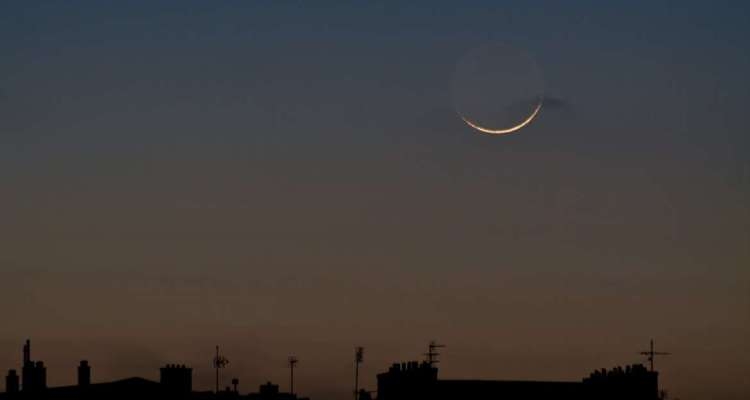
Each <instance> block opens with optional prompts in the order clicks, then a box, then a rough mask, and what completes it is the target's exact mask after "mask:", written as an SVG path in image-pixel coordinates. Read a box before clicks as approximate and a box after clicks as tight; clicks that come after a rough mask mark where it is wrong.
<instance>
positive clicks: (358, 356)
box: [354, 346, 365, 400]
mask: <svg viewBox="0 0 750 400" xmlns="http://www.w3.org/2000/svg"><path fill="white" fill-rule="evenodd" d="M364 359H365V348H364V347H361V346H359V347H355V348H354V400H357V398H358V397H357V396H359V364H362V362H363V361H364Z"/></svg>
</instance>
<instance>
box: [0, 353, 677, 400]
mask: <svg viewBox="0 0 750 400" xmlns="http://www.w3.org/2000/svg"><path fill="white" fill-rule="evenodd" d="M444 347H445V346H444V345H440V344H437V343H436V342H435V341H432V342H430V344H429V346H428V351H427V353H425V359H424V360H423V361H421V362H419V361H408V362H402V363H394V364H392V365H391V366H390V367H389V368H388V370H387V371H385V372H382V373H378V375H377V388H376V390H367V389H365V388H359V386H358V383H357V382H358V381H357V380H356V379H358V371H359V364H360V363H362V362H363V361H364V352H363V348H362V347H356V348H355V361H356V364H355V376H356V378H355V389H354V390H353V391H352V396H353V398H354V400H372V399H373V398H375V399H377V400H414V399H424V400H430V399H431V400H461V399H492V398H497V399H507V400H513V399H524V400H549V399H558V400H601V399H608V400H666V398H667V395H666V392H665V391H662V390H660V389H659V373H658V372H656V371H655V370H654V369H653V364H651V366H652V367H651V370H648V369H646V367H644V366H643V365H642V364H634V365H628V366H626V367H625V368H622V367H616V368H613V369H610V370H607V369H601V370H596V371H594V372H592V373H591V374H590V375H589V376H588V377H586V378H583V379H582V380H580V381H567V382H562V381H542V380H526V381H518V380H512V381H509V380H475V379H474V380H466V379H463V380H456V379H452V380H451V379H447V380H446V379H444V378H439V377H438V368H437V365H438V363H439V360H438V356H439V355H440V353H439V352H438V351H437V350H439V349H441V348H444ZM654 354H655V352H654V350H653V341H652V342H651V350H650V351H649V353H648V356H649V361H652V362H653V357H654ZM662 355H664V354H662ZM288 361H289V367H290V372H291V375H290V384H289V385H290V386H289V391H288V392H286V393H284V392H283V391H281V390H280V387H279V385H275V384H273V383H271V382H270V381H269V382H266V383H264V384H261V385H259V386H258V391H257V392H254V393H247V394H246V393H244V392H242V391H240V389H239V383H240V381H239V379H237V378H232V379H231V384H232V386H226V387H224V389H222V387H223V386H220V385H221V384H222V383H223V382H224V380H226V378H225V379H224V380H222V379H221V375H220V371H221V370H223V369H224V368H226V367H227V366H228V365H229V360H228V359H227V358H226V357H224V356H222V355H221V353H220V351H219V346H216V356H215V357H214V360H213V364H214V369H215V372H216V387H215V388H214V390H213V391H205V390H196V389H195V388H194V387H193V368H191V367H189V366H186V365H179V364H167V365H165V366H163V367H161V368H159V381H158V382H155V381H149V380H147V379H144V378H141V377H131V378H125V379H119V380H116V381H113V382H92V379H91V375H92V367H91V364H90V363H89V362H88V360H82V361H81V362H80V364H79V366H78V368H77V377H78V379H77V383H76V384H75V385H66V386H59V387H52V386H49V385H48V384H47V369H46V367H45V365H44V362H43V361H39V360H37V361H34V360H33V359H32V353H31V341H30V340H26V342H25V344H24V346H23V363H22V369H21V371H22V374H21V376H20V378H19V376H18V373H17V370H15V369H10V370H8V373H7V375H6V378H5V382H6V383H5V392H4V393H0V399H3V400H14V399H19V400H20V399H35V400H41V399H46V400H64V399H75V400H82V399H135V398H149V399H195V400H198V399H223V398H247V399H252V400H307V398H305V397H300V396H298V395H297V393H296V392H295V390H294V367H295V366H296V364H297V363H298V361H299V360H298V359H297V357H294V356H290V357H289V360H288ZM20 382H22V383H20ZM338 384H341V382H338Z"/></svg>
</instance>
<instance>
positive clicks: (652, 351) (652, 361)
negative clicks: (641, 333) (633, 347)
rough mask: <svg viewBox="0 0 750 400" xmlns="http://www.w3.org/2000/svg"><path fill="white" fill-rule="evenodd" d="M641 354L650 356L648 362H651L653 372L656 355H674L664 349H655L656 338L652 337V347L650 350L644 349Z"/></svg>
mask: <svg viewBox="0 0 750 400" xmlns="http://www.w3.org/2000/svg"><path fill="white" fill-rule="evenodd" d="M639 354H641V355H643V356H648V358H647V359H648V362H649V363H650V364H651V372H654V356H669V355H672V353H667V352H663V351H654V339H651V347H650V349H649V351H642V352H640V353H639Z"/></svg>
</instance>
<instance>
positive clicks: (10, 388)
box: [5, 369, 19, 393]
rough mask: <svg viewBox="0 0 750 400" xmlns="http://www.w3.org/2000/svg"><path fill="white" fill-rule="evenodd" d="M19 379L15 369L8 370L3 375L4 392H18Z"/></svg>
mask: <svg viewBox="0 0 750 400" xmlns="http://www.w3.org/2000/svg"><path fill="white" fill-rule="evenodd" d="M18 390H19V380H18V373H16V370H15V369H11V370H9V371H8V375H7V376H6V377H5V392H6V393H18Z"/></svg>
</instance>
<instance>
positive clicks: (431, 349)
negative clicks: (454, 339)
mask: <svg viewBox="0 0 750 400" xmlns="http://www.w3.org/2000/svg"><path fill="white" fill-rule="evenodd" d="M443 347H445V345H444V344H437V342H435V341H434V340H432V341H430V345H429V346H427V353H425V354H424V355H425V356H427V364H429V365H430V366H431V367H432V366H434V365H435V364H437V363H439V362H440V361H439V360H438V356H440V353H438V352H437V350H438V349H441V348H443Z"/></svg>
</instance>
